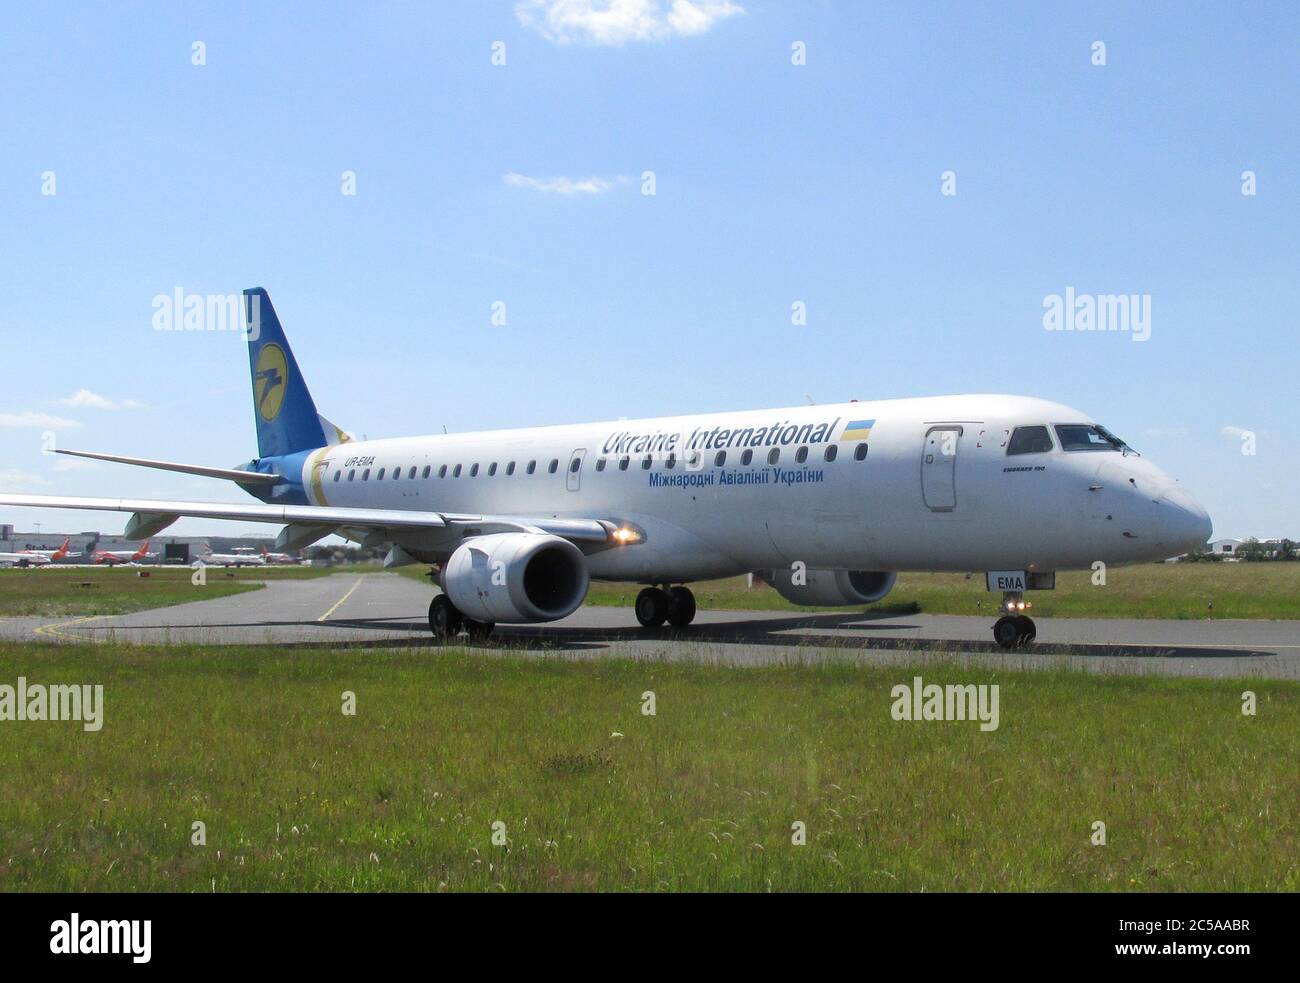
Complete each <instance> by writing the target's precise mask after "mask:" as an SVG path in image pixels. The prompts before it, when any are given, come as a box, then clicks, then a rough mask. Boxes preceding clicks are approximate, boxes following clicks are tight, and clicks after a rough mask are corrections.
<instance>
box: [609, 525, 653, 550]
mask: <svg viewBox="0 0 1300 983" xmlns="http://www.w3.org/2000/svg"><path fill="white" fill-rule="evenodd" d="M612 535H613V537H614V542H616V543H618V544H619V545H620V546H630V545H632V544H633V543H639V542H641V541H642V539H644V538H645V537H644V536H642V534H641V533H640V532H638V531H637V530H635V529H629V528H627V527H626V526H621V527H619V528H618V529H615V530H614V532H613V534H612Z"/></svg>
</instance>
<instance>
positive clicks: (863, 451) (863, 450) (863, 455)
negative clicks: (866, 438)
mask: <svg viewBox="0 0 1300 983" xmlns="http://www.w3.org/2000/svg"><path fill="white" fill-rule="evenodd" d="M866 459H867V445H866V444H858V446H857V447H855V448H853V460H855V461H865V460H866Z"/></svg>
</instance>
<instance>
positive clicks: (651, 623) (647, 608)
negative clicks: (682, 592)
mask: <svg viewBox="0 0 1300 983" xmlns="http://www.w3.org/2000/svg"><path fill="white" fill-rule="evenodd" d="M636 620H637V621H639V622H641V627H642V628H658V627H659V626H660V625H662V624H663V623H664V622H665V621H667V620H668V595H667V594H665V593H664V592H663V591H661V590H660V589H659V588H658V587H647V588H646V589H645V590H643V591H642V592H641V593H640V594H638V595H637V596H636Z"/></svg>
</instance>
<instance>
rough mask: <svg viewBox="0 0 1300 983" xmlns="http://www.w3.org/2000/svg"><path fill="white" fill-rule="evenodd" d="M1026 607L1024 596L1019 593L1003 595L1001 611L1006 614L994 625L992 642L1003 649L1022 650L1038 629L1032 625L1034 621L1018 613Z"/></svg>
mask: <svg viewBox="0 0 1300 983" xmlns="http://www.w3.org/2000/svg"><path fill="white" fill-rule="evenodd" d="M1027 606H1028V605H1027V604H1026V602H1025V596H1024V594H1022V593H1020V592H1019V591H1006V592H1004V593H1003V595H1002V610H1004V611H1007V612H1008V613H1007V614H1004V615H1003V616H1002V617H1001V618H998V620H997V621H996V622H995V623H994V625H993V640H994V641H995V642H997V643H998V644H999V645H1000V646H1002V647H1003V648H1004V649H1013V648H1024V647H1026V646H1028V645H1030V644H1031V643H1032V642H1033V641H1034V638H1035V637H1036V636H1037V634H1038V629H1037V628H1036V627H1035V625H1034V619H1033V618H1030V617H1029V616H1028V615H1025V614H1020V613H1019V612H1021V611H1024V610H1025V608H1026V607H1027ZM1012 612H1014V613H1012Z"/></svg>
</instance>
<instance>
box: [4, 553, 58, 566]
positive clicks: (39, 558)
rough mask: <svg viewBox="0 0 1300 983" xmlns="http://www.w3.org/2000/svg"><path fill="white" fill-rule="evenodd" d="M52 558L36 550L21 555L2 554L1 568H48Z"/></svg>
mask: <svg viewBox="0 0 1300 983" xmlns="http://www.w3.org/2000/svg"><path fill="white" fill-rule="evenodd" d="M50 562H51V561H50V558H49V557H48V556H45V555H44V554H43V553H38V552H36V551H34V550H30V551H26V552H20V553H0V566H5V567H43V566H48V565H49V563H50Z"/></svg>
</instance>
